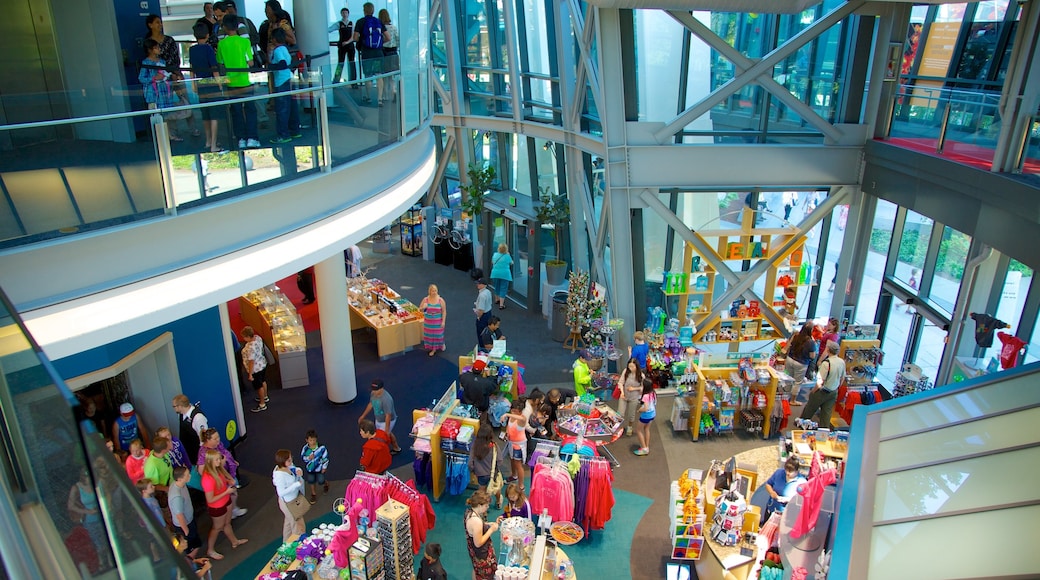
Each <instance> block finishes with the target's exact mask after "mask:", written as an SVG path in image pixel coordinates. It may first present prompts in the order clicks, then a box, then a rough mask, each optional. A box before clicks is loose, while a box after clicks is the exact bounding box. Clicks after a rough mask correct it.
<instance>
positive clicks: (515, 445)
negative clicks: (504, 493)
mask: <svg viewBox="0 0 1040 580" xmlns="http://www.w3.org/2000/svg"><path fill="white" fill-rule="evenodd" d="M523 409H524V402H523V401H522V400H520V399H517V400H515V401H513V405H512V407H511V408H510V410H509V412H508V413H503V414H502V419H503V420H508V421H509V424H508V425H506V435H507V437H506V438H507V439H508V440H509V446H510V447H509V464H510V471H511V473H512V475H511V476H510V478H509V479H508V480H507V481H508V483H518V484H519V485H520V489H523V488H524V480H525V475H524V462H525V461H527V431H526V429H525V428H526V427H527V419H526V418H524V416H523V415H522V414H521V413H522V412H523Z"/></svg>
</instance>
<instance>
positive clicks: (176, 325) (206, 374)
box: [54, 308, 235, 438]
mask: <svg viewBox="0 0 1040 580" xmlns="http://www.w3.org/2000/svg"><path fill="white" fill-rule="evenodd" d="M164 332H171V333H173V350H174V353H175V354H176V357H177V370H178V373H179V374H180V380H181V388H182V389H183V391H184V394H185V395H187V396H188V398H189V399H191V400H192V401H193V402H194V401H202V407H203V409H205V411H206V415H207V416H208V417H209V423H210V425H211V426H213V427H215V428H217V429H219V430H220V432H221V437H222V438H223V437H224V426H225V425H227V422H228V421H230V420H232V419H234V418H235V411H234V403H233V400H232V398H231V392H232V390H231V389H232V386H231V384H230V382H229V378H228V368H227V358H226V356H225V354H224V339H223V335H222V334H221V329H220V313H219V310H218V309H217V308H210V309H207V310H204V311H202V312H200V313H198V314H193V315H191V316H187V317H185V318H182V319H180V320H177V321H175V322H171V323H170V324H167V325H164V326H161V327H158V328H154V329H152V330H149V331H147V332H142V333H140V334H136V335H134V336H131V337H129V338H125V339H123V340H119V341H116V342H113V343H110V344H108V345H105V346H103V347H98V348H95V349H92V350H88V351H85V352H81V353H78V354H75V355H72V356H68V357H65V358H63V359H60V360H56V361H54V368H55V369H56V370H57V371H58V374H60V375H61V376H62V377H63V378H68V377H77V376H80V375H83V374H86V373H91V372H94V371H97V370H100V369H103V368H105V367H108V366H111V365H113V364H115V363H116V362H118V361H119V360H120V359H122V358H124V357H126V356H127V355H129V354H130V353H132V352H134V351H135V350H137V349H139V348H141V347H142V346H143V345H145V344H147V343H149V342H151V341H152V340H155V339H156V338H157V337H158V336H159V335H161V334H163V333H164ZM176 431H177V430H176V428H174V433H176Z"/></svg>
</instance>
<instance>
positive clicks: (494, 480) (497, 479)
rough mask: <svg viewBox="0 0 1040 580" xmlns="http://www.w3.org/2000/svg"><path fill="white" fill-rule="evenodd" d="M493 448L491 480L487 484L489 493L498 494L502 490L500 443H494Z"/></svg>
mask: <svg viewBox="0 0 1040 580" xmlns="http://www.w3.org/2000/svg"><path fill="white" fill-rule="evenodd" d="M492 445H493V447H492V448H491V480H490V481H488V484H487V492H488V495H492V496H495V495H498V494H499V493H500V492H501V491H502V485H503V483H505V482H503V481H502V472H501V471H499V470H498V445H495V444H494V443H492Z"/></svg>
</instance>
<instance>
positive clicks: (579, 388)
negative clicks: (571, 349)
mask: <svg viewBox="0 0 1040 580" xmlns="http://www.w3.org/2000/svg"><path fill="white" fill-rule="evenodd" d="M590 358H592V357H591V355H589V352H588V351H587V350H583V351H581V352H580V353H578V360H576V361H574V391H575V392H577V393H578V396H579V397H580V396H582V395H584V394H585V393H586V392H588V391H590V390H592V371H591V370H589V359H590Z"/></svg>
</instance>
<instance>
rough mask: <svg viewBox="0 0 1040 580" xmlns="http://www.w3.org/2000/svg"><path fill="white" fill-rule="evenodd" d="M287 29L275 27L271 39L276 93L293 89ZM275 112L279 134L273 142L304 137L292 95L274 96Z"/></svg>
mask: <svg viewBox="0 0 1040 580" xmlns="http://www.w3.org/2000/svg"><path fill="white" fill-rule="evenodd" d="M285 38H286V36H285V30H284V29H282V28H275V29H274V30H273V31H272V32H271V40H272V41H274V51H273V52H272V53H271V65H270V69H271V84H273V85H274V92H275V93H285V92H288V91H289V90H291V89H292V69H291V68H289V63H290V62H292V57H290V56H289V49H288V48H286V47H285ZM274 114H275V118H276V120H277V127H278V136H277V137H275V138H274V139H271V143H274V144H279V145H280V144H282V143H288V142H290V141H292V140H293V139H297V138H299V137H303V134H301V133H300V112H299V110H298V108H297V107H296V101H295V100H294V99H293V98H292V97H291V96H288V95H287V96H284V97H275V98H274Z"/></svg>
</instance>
